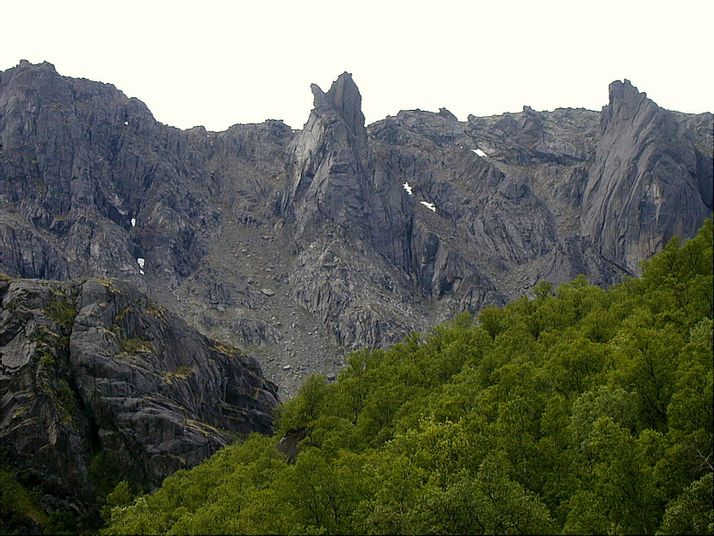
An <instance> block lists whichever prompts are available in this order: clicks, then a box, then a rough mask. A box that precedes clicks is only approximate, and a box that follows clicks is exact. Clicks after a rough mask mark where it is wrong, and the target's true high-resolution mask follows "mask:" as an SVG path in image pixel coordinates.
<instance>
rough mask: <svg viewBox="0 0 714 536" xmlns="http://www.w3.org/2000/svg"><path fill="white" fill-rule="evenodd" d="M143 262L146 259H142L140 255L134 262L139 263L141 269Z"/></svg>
mask: <svg viewBox="0 0 714 536" xmlns="http://www.w3.org/2000/svg"><path fill="white" fill-rule="evenodd" d="M145 262H146V260H144V259H142V258H141V257H139V258H138V259H136V264H138V265H139V268H140V269H142V270H143V269H144V263H145Z"/></svg>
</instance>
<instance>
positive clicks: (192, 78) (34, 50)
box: [0, 0, 714, 130]
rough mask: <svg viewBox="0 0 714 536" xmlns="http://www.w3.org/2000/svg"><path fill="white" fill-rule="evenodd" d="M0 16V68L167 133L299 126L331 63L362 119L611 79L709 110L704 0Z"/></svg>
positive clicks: (525, 98) (98, 8)
mask: <svg viewBox="0 0 714 536" xmlns="http://www.w3.org/2000/svg"><path fill="white" fill-rule="evenodd" d="M2 16H3V24H2V33H0V70H5V69H7V68H10V67H13V66H14V65H16V64H17V63H18V62H19V60H20V59H27V60H29V61H31V62H33V63H37V62H41V61H44V60H47V61H49V62H51V63H53V64H54V65H55V67H56V68H57V70H58V71H59V72H60V73H61V74H63V75H68V76H75V77H83V78H90V79H93V80H99V81H102V82H110V83H112V84H114V85H115V86H117V87H118V88H119V89H121V90H122V91H124V93H126V94H127V95H129V96H131V97H137V98H139V99H141V100H143V101H144V102H145V103H146V104H147V105H148V106H149V108H150V109H151V111H152V112H153V113H154V115H155V116H156V118H157V119H158V120H159V121H162V122H164V123H168V124H170V125H174V126H177V127H180V128H189V127H192V126H195V125H204V126H206V128H209V129H211V130H223V129H225V128H227V127H228V126H229V125H231V124H234V123H249V122H261V121H263V120H265V119H269V118H272V119H283V120H284V121H285V122H286V123H288V124H289V125H291V126H292V127H293V128H301V127H302V125H303V123H304V122H305V121H306V120H307V117H308V114H309V111H310V108H311V105H312V94H311V93H310V89H309V85H310V83H311V82H316V83H317V84H319V85H320V86H321V87H322V88H323V89H325V90H327V88H329V85H330V83H331V82H332V80H334V79H335V78H336V77H337V76H338V75H339V74H340V73H341V72H343V71H349V72H351V73H352V74H353V77H354V79H355V81H356V82H357V84H358V86H359V88H360V91H361V93H362V98H363V109H364V113H365V116H366V118H367V122H368V123H370V122H373V121H376V120H378V119H382V118H383V117H385V116H386V115H394V114H396V113H397V112H398V111H399V110H402V109H414V108H421V109H422V110H434V111H436V110H438V109H439V108H440V107H442V106H445V107H447V108H448V109H449V110H451V111H452V112H453V113H454V114H455V115H456V116H457V117H458V118H459V119H461V120H464V119H466V116H467V115H468V114H469V113H472V114H474V115H490V114H497V113H503V112H506V111H519V110H521V108H522V106H523V105H524V104H527V105H529V106H531V107H533V108H535V109H537V110H550V109H553V108H555V107H559V106H573V107H586V108H590V109H595V110H599V109H600V107H602V106H603V105H605V104H607V86H608V84H609V83H610V82H611V81H613V80H615V79H622V78H629V79H630V80H631V81H632V82H633V83H634V84H635V85H636V86H637V87H638V88H639V89H640V90H641V91H646V92H647V94H648V96H649V97H651V98H652V99H653V100H654V101H655V102H657V103H658V104H660V105H661V106H664V107H665V108H669V109H674V110H679V111H684V112H703V111H714V70H713V69H712V30H711V24H712V21H713V20H714V1H711V0H706V1H702V0H677V1H668V2H660V1H657V0H650V1H639V0H615V1H611V0H598V1H581V0H567V1H555V0H553V1H550V0H530V1H525V0H524V1H515V0H508V1H506V0H489V1H481V0H473V1H449V0H431V1H428V2H421V1H418V0H409V1H401V0H379V1H372V0H362V1H359V2H341V1H339V0H326V1H317V0H314V1H312V0H311V1H299V0H292V1H290V0H286V1H278V0H260V1H257V0H249V1H232V2H228V1H210V0H202V1H201V2H197V1H195V0H192V1H189V2H182V1H178V0H173V1H158V0H143V1H133V0H132V1H126V0H124V1H121V2H103V1H98V0H92V1H68V0H64V1H56V0H54V1H37V0H34V1H33V0H21V1H20V0H15V1H12V2H5V3H3V5H2Z"/></svg>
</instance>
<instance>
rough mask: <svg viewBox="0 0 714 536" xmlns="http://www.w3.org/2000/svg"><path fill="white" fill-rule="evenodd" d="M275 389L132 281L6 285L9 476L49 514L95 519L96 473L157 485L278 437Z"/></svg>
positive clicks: (0, 320)
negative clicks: (261, 436)
mask: <svg viewBox="0 0 714 536" xmlns="http://www.w3.org/2000/svg"><path fill="white" fill-rule="evenodd" d="M276 403H277V393H276V389H275V386H274V385H273V384H271V383H270V382H268V381H267V380H265V379H264V378H263V375H262V372H261V369H260V366H259V365H258V363H257V362H256V361H255V360H254V359H251V358H248V357H245V356H243V355H241V354H240V352H238V350H236V349H235V348H232V347H228V346H225V345H222V344H220V343H217V342H215V341H212V340H210V339H207V338H206V337H204V336H203V335H200V334H199V333H198V332H197V331H195V330H194V329H192V328H190V327H189V326H187V325H186V324H185V323H184V322H183V321H182V320H181V319H179V318H178V317H177V316H176V315H174V314H173V313H171V312H169V311H167V310H166V309H164V308H162V307H160V306H158V305H157V304H156V303H154V302H152V301H151V300H149V299H148V298H147V296H146V295H145V294H143V293H141V292H139V291H137V290H136V289H135V288H134V287H132V286H131V285H129V284H127V283H123V282H120V281H117V280H110V279H101V280H94V279H90V280H86V281H82V282H57V281H40V280H23V279H17V280H11V279H7V278H3V279H1V280H0V444H1V445H2V447H3V450H4V460H3V467H2V470H4V471H8V470H10V471H13V472H15V473H16V474H19V475H21V480H22V482H24V483H25V484H26V485H29V486H32V487H34V488H36V489H38V490H40V501H41V505H42V507H43V509H44V510H45V511H46V512H48V513H49V512H52V511H56V510H69V511H75V512H76V513H77V515H80V514H83V513H87V512H91V511H92V508H93V507H94V501H95V498H96V495H97V486H98V485H100V482H99V476H98V474H97V473H98V471H105V472H106V471H109V472H113V473H114V475H113V476H114V477H115V478H118V479H129V480H132V481H133V482H135V483H137V484H143V485H148V486H155V485H158V484H159V483H160V482H161V481H162V479H163V478H165V477H166V476H167V475H169V474H171V473H173V472H174V471H176V470H178V469H181V468H185V467H191V466H193V465H196V464H197V463H199V462H200V461H202V460H203V459H205V458H206V457H208V456H209V455H210V454H212V453H213V452H215V451H216V450H217V449H219V448H220V447H222V446H224V445H225V444H226V443H227V442H228V441H229V440H231V439H232V438H234V437H235V436H236V435H237V434H240V435H242V434H248V433H250V432H254V431H256V432H263V433H268V432H270V431H271V424H272V418H273V416H272V412H273V409H274V407H275V405H276Z"/></svg>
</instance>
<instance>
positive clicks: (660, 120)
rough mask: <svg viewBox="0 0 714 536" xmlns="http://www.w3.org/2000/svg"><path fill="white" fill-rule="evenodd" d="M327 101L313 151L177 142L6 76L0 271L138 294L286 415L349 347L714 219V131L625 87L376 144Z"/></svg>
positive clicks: (274, 141) (32, 78)
mask: <svg viewBox="0 0 714 536" xmlns="http://www.w3.org/2000/svg"><path fill="white" fill-rule="evenodd" d="M312 91H313V97H314V109H313V111H312V113H311V114H310V117H309V119H308V122H307V124H306V125H305V127H304V128H303V129H302V130H299V131H294V130H293V129H291V128H290V127H288V126H287V125H285V124H283V123H282V122H281V121H278V120H269V121H266V122H264V123H261V124H251V125H234V126H233V127H231V128H229V129H228V130H226V131H225V132H209V131H206V130H205V129H204V128H203V127H195V128H193V129H190V130H186V131H180V130H177V129H174V128H171V127H168V126H166V125H162V124H160V123H157V122H156V121H155V120H154V119H153V117H152V116H151V114H150V112H149V111H148V110H147V109H146V107H145V106H144V105H143V104H142V103H141V102H140V101H137V100H136V99H128V98H126V96H124V95H123V94H122V93H121V92H120V91H118V90H117V89H116V88H114V87H113V86H110V85H107V84H99V83H95V82H90V81H87V80H78V79H71V78H66V77H62V76H60V75H59V74H57V73H56V72H55V70H54V68H53V67H52V66H51V65H49V64H42V65H31V64H29V63H27V62H23V63H21V64H20V65H19V66H18V67H16V68H14V69H9V70H8V71H5V72H3V73H0V140H1V143H2V145H0V270H2V271H4V272H6V273H8V274H10V275H12V276H28V277H40V278H60V279H65V278H69V277H95V276H107V275H109V276H113V277H120V278H122V279H125V280H128V281H131V282H132V283H133V284H135V285H137V286H138V287H140V288H141V289H143V290H144V291H146V292H147V293H150V295H151V296H152V298H153V299H156V300H157V301H158V302H160V303H161V304H162V305H163V306H165V307H167V308H169V309H171V310H175V311H176V312H177V313H178V314H180V315H181V316H182V317H183V318H185V319H186V320H187V321H188V322H189V323H190V324H191V325H193V326H195V327H197V328H198V329H200V330H201V331H203V332H205V333H207V334H210V335H211V336H212V337H214V338H217V339H219V340H222V341H226V342H230V343H234V344H242V345H248V346H249V347H250V352H251V354H255V355H256V357H258V358H259V359H260V361H261V364H262V365H263V367H264V369H265V370H266V374H268V375H269V377H270V378H271V379H275V380H276V382H278V383H279V384H280V386H281V391H280V392H281V396H284V397H289V396H290V395H291V394H293V393H294V392H295V391H296V390H297V388H298V387H299V385H300V384H301V382H302V380H303V379H304V378H305V377H306V376H308V375H309V374H311V373H314V372H321V373H323V374H326V375H334V374H335V373H336V372H337V371H338V369H339V368H340V367H341V366H342V363H343V354H344V352H345V351H346V350H348V349H352V348H358V347H362V346H379V345H384V344H389V343H391V342H394V341H396V340H398V339H400V338H401V337H403V336H404V335H405V334H407V333H408V332H409V331H411V330H414V329H425V328H427V327H428V326H430V325H433V324H434V323H436V322H439V321H441V320H444V319H446V318H449V317H450V316H452V315H453V314H454V313H455V312H457V311H461V310H469V311H477V310H478V309H480V308H481V307H482V306H483V305H485V304H489V303H495V304H498V303H503V302H505V301H508V300H510V299H512V298H516V297H518V296H521V295H523V294H527V293H529V292H530V291H531V289H532V287H533V286H534V285H535V284H536V283H537V282H538V281H539V280H543V279H545V280H548V281H550V282H551V283H553V284H555V285H557V284H559V283H562V282H565V281H568V280H570V279H572V278H573V277H574V276H576V275H577V274H580V273H584V274H586V275H587V276H588V278H589V279H590V280H591V281H592V282H594V283H597V284H602V285H608V284H611V283H613V282H615V281H618V280H619V279H620V278H621V277H622V276H623V275H625V274H631V273H636V271H637V270H638V263H639V261H640V260H642V259H644V258H646V257H647V256H649V255H650V254H652V253H654V252H655V251H657V250H658V249H659V248H661V247H662V245H663V244H664V242H665V241H666V240H667V239H668V238H669V237H671V236H672V235H673V234H680V235H682V236H684V237H687V236H691V235H692V234H693V233H694V230H695V229H696V228H697V227H698V226H699V225H700V223H701V221H702V220H703V218H705V217H706V216H707V214H711V210H712V146H713V141H712V130H713V128H712V115H711V114H697V115H692V114H679V113H676V112H669V111H666V110H662V109H660V108H659V107H658V106H657V105H656V104H655V103H653V102H651V101H650V100H648V99H647V98H646V96H644V94H641V93H639V92H638V91H637V90H636V89H635V88H634V87H632V85H631V84H629V83H628V82H616V83H614V84H613V85H612V87H611V98H610V103H609V104H608V105H607V106H606V107H605V108H604V109H603V111H602V112H596V111H591V110H583V109H557V110H554V111H552V112H541V111H536V110H533V109H532V108H530V107H527V106H525V107H524V108H523V110H522V111H521V112H518V113H506V114H502V115H499V116H493V117H474V116H469V117H468V119H467V121H459V120H458V119H457V118H456V117H455V116H454V115H453V114H452V113H450V112H449V111H448V110H446V109H442V110H440V111H439V112H438V113H432V112H425V111H419V110H412V111H402V112H399V113H398V114H397V115H396V116H394V117H387V118H385V119H384V120H381V121H378V122H376V123H373V124H372V125H369V126H365V124H364V116H363V114H362V111H361V96H360V92H359V90H358V88H357V85H356V83H355V81H354V80H353V78H352V76H351V75H350V74H348V73H343V74H342V75H340V77H339V78H338V79H337V80H336V81H335V82H334V83H333V84H332V86H331V87H330V89H329V90H328V91H326V92H325V91H322V90H321V89H320V88H319V87H317V86H313V87H312ZM139 259H142V261H141V262H142V263H143V264H140V262H139ZM142 272H143V273H142ZM264 289H267V292H265V291H264Z"/></svg>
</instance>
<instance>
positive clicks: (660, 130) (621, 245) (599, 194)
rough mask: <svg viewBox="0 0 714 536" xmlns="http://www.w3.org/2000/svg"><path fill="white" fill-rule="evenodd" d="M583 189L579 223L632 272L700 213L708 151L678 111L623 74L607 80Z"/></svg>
mask: <svg viewBox="0 0 714 536" xmlns="http://www.w3.org/2000/svg"><path fill="white" fill-rule="evenodd" d="M600 127H601V132H600V137H599V139H598V142H597V147H596V152H595V157H594V162H593V165H592V166H591V167H590V169H589V171H588V181H587V185H586V188H585V192H584V194H583V203H582V207H583V210H582V215H581V218H580V225H581V230H582V233H583V235H585V236H587V237H589V238H591V239H592V241H593V243H594V244H595V246H596V247H597V249H598V251H599V252H600V253H601V254H602V255H603V256H604V257H605V258H606V259H608V260H610V261H612V262H615V263H617V264H619V265H620V266H623V267H624V268H626V269H627V270H629V271H631V272H635V273H636V272H638V271H639V266H640V263H641V261H642V260H644V259H647V258H648V257H650V256H651V255H652V254H654V253H655V252H657V251H659V250H660V249H661V248H662V247H663V246H664V244H666V243H667V241H668V240H669V239H670V238H671V237H672V236H675V235H678V236H692V235H693V234H694V233H695V232H696V230H697V229H698V228H699V226H700V225H701V222H702V221H703V220H704V218H706V217H707V215H708V213H709V210H708V208H707V206H708V201H707V200H706V199H705V197H706V196H707V192H710V191H711V182H712V173H711V169H709V170H706V169H703V166H702V165H701V163H702V162H704V161H707V159H708V158H709V155H703V154H701V152H700V151H699V149H698V145H699V143H698V142H697V140H696V139H695V135H694V134H693V133H692V132H690V131H689V130H688V129H687V128H686V127H685V125H684V124H683V123H682V121H681V119H679V118H678V117H677V114H675V113H674V112H670V111H668V110H665V109H662V108H660V107H659V106H657V104H655V103H654V102H653V101H651V100H650V99H648V98H647V95H646V94H645V93H641V92H639V91H638V90H637V88H636V87H634V86H633V85H632V84H631V83H630V81H629V80H624V81H622V82H621V81H615V82H613V83H612V84H610V102H609V104H608V105H607V106H605V107H604V108H603V110H602V114H601V121H600Z"/></svg>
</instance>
